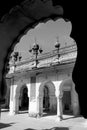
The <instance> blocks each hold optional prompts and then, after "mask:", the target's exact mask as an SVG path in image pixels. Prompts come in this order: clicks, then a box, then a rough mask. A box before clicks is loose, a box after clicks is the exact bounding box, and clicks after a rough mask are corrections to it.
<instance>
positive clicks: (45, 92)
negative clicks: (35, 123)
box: [43, 86, 50, 111]
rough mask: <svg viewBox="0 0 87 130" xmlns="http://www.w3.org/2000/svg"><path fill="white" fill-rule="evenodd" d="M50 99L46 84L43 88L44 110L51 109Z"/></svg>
mask: <svg viewBox="0 0 87 130" xmlns="http://www.w3.org/2000/svg"><path fill="white" fill-rule="evenodd" d="M49 106H50V101H49V89H48V87H47V86H44V89H43V111H49Z"/></svg>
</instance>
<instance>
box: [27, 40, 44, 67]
mask: <svg viewBox="0 0 87 130" xmlns="http://www.w3.org/2000/svg"><path fill="white" fill-rule="evenodd" d="M29 52H30V53H33V55H35V62H36V66H35V68H37V64H38V59H37V56H38V54H39V53H42V52H43V50H42V49H41V48H40V46H39V44H37V43H36V39H35V43H34V44H33V47H32V48H31V49H30V50H29Z"/></svg>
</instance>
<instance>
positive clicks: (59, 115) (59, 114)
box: [57, 96, 63, 121]
mask: <svg viewBox="0 0 87 130" xmlns="http://www.w3.org/2000/svg"><path fill="white" fill-rule="evenodd" d="M62 115H63V110H62V97H60V96H58V97H57V121H61V120H62V119H63V117H62Z"/></svg>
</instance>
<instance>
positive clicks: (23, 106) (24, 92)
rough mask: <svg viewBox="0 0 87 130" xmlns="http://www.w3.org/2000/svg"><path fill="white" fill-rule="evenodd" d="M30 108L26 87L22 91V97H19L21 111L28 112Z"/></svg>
mask: <svg viewBox="0 0 87 130" xmlns="http://www.w3.org/2000/svg"><path fill="white" fill-rule="evenodd" d="M28 107H29V98H28V89H27V87H26V86H23V87H22V88H21V90H20V96H19V110H20V111H24V110H28Z"/></svg>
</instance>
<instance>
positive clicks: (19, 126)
mask: <svg viewBox="0 0 87 130" xmlns="http://www.w3.org/2000/svg"><path fill="white" fill-rule="evenodd" d="M0 129H3V130H87V123H86V119H84V118H83V117H77V118H74V117H73V116H66V115H64V120H62V121H60V122H57V117H56V115H48V116H43V117H41V118H30V117H29V116H28V113H23V114H22V113H21V114H18V115H15V116H9V115H8V112H2V113H1V119H0Z"/></svg>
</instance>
